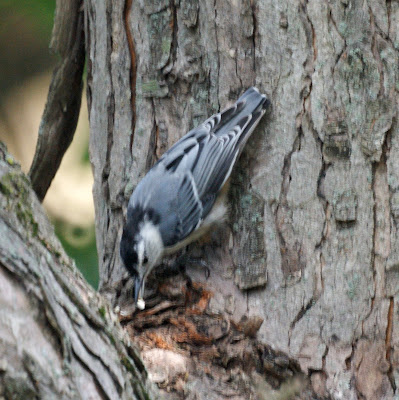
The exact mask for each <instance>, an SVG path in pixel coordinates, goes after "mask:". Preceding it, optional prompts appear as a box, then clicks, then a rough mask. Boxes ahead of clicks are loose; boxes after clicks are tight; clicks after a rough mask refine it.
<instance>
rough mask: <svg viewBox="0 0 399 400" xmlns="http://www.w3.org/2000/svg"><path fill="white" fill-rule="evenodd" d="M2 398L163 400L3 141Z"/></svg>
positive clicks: (0, 163)
mask: <svg viewBox="0 0 399 400" xmlns="http://www.w3.org/2000/svg"><path fill="white" fill-rule="evenodd" d="M0 321H1V323H0V397H1V398H5V399H21V400H22V399H24V400H25V399H148V398H150V397H152V396H154V397H153V398H157V396H156V395H153V394H154V391H153V389H152V387H151V384H149V383H148V381H147V373H146V371H145V369H144V367H143V364H142V363H141V361H140V359H139V357H138V355H137V351H136V350H135V349H134V348H133V347H131V346H130V345H128V340H127V338H126V337H125V335H124V333H123V331H122V329H121V328H120V326H119V323H118V322H117V321H116V318H115V316H114V315H113V313H112V312H110V311H109V306H108V303H107V302H105V301H104V300H103V299H102V298H101V296H99V295H98V294H97V293H96V292H95V291H94V290H93V289H92V288H91V287H90V286H89V285H88V284H87V283H86V282H85V281H84V279H83V278H82V276H81V274H80V273H79V272H78V270H77V269H76V266H75V264H74V263H73V261H72V260H71V259H70V258H68V256H67V255H66V254H65V252H64V250H63V249H62V247H61V245H60V243H59V241H58V240H57V239H56V237H55V234H54V230H53V227H52V226H51V224H50V223H49V221H48V219H47V217H46V215H45V213H44V210H43V208H42V206H41V204H40V202H39V201H38V199H37V197H36V195H35V194H34V192H33V190H32V188H31V185H30V181H29V179H28V178H27V177H26V176H25V175H24V174H23V173H22V172H21V170H20V167H19V166H18V165H17V164H16V162H15V160H14V159H13V158H12V157H11V156H10V155H9V154H7V152H6V150H5V148H4V147H3V145H1V146H0Z"/></svg>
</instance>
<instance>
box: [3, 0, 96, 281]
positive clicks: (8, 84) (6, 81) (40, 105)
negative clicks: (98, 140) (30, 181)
mask: <svg viewBox="0 0 399 400" xmlns="http://www.w3.org/2000/svg"><path fill="white" fill-rule="evenodd" d="M54 11H55V0H34V1H32V0H18V1H15V0H0V140H1V141H3V142H4V143H5V144H6V145H7V147H8V150H9V151H10V152H11V153H12V154H13V155H14V157H15V158H16V159H17V160H18V161H19V162H20V164H21V167H22V169H23V171H24V172H28V171H29V168H30V165H31V162H32V160H33V155H34V152H35V148H36V141H37V133H38V129H39V124H40V119H41V115H42V112H43V110H44V105H45V103H46V99H47V92H48V88H49V85H50V80H51V74H52V69H53V67H54V65H55V63H56V61H57V60H56V57H55V56H54V55H51V54H50V51H49V43H50V37H51V30H52V26H53V17H54ZM88 144H89V125H88V116H87V105H86V96H85V92H84V95H83V99H82V109H81V112H80V117H79V123H78V128H77V131H76V133H75V137H74V140H73V142H72V145H71V146H70V148H69V149H68V151H67V153H66V155H65V156H64V159H63V161H62V164H61V167H60V169H59V170H58V172H57V175H56V177H55V179H54V181H53V183H52V185H51V187H50V189H49V191H48V192H47V195H46V198H45V200H44V206H45V208H46V211H47V214H48V216H49V218H50V219H51V220H52V222H53V223H54V226H55V230H56V233H57V235H58V237H59V238H60V240H61V242H62V244H63V245H64V248H65V250H66V251H67V253H68V254H69V255H70V256H71V257H72V258H74V259H75V261H76V264H77V266H78V267H79V268H80V269H81V271H82V272H83V274H84V276H85V277H86V279H87V280H88V282H89V283H90V284H91V285H92V286H93V287H94V288H95V289H97V286H98V269H97V251H96V244H95V234H94V206H93V199H92V184H93V177H92V172H91V166H90V162H89V153H88Z"/></svg>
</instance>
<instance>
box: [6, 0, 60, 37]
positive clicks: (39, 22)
mask: <svg viewBox="0 0 399 400" xmlns="http://www.w3.org/2000/svg"><path fill="white" fill-rule="evenodd" d="M54 11H55V0H34V1H31V0H18V1H15V0H0V15H1V16H2V23H1V24H0V36H2V35H3V34H6V32H7V16H15V15H17V16H18V17H20V18H21V22H23V20H25V21H26V20H28V21H30V22H31V23H32V25H33V27H34V29H35V34H38V35H40V36H42V37H44V38H47V40H48V38H49V37H50V34H51V29H52V27H53V19H54Z"/></svg>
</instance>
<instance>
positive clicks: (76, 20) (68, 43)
mask: <svg viewBox="0 0 399 400" xmlns="http://www.w3.org/2000/svg"><path fill="white" fill-rule="evenodd" d="M50 48H51V50H52V51H53V52H55V53H56V54H59V55H60V57H61V60H60V62H59V64H58V65H57V66H56V68H55V70H54V72H53V78H52V81H51V84H50V89H49V93H48V97H47V104H46V107H45V109H44V113H43V116H42V120H41V123H40V127H39V137H38V141H37V147H36V153H35V156H34V159H33V162H32V166H31V168H30V171H29V176H30V179H31V181H32V187H33V190H34V191H35V192H36V194H37V196H38V198H39V200H40V201H42V200H43V199H44V197H45V195H46V193H47V190H48V188H49V186H50V184H51V181H52V180H53V178H54V176H55V174H56V172H57V170H58V168H59V166H60V164H61V160H62V157H63V156H64V154H65V152H66V150H67V149H68V147H69V145H70V143H71V141H72V138H73V135H74V133H75V129H76V125H77V122H78V117H79V111H80V104H81V98H82V88H83V83H82V74H83V67H84V60H85V42H84V30H83V12H82V11H81V1H80V0H73V1H61V0H58V1H57V8H56V14H55V19H54V27H53V34H52V39H51V43H50Z"/></svg>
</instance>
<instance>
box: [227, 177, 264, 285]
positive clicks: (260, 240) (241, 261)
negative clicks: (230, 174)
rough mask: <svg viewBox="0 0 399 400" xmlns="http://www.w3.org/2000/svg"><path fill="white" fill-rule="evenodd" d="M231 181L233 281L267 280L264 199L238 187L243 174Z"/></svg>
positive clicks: (248, 189)
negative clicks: (235, 180)
mask: <svg viewBox="0 0 399 400" xmlns="http://www.w3.org/2000/svg"><path fill="white" fill-rule="evenodd" d="M236 179H237V180H238V182H236V183H234V182H233V183H232V190H231V196H232V198H233V199H234V200H233V206H232V221H233V238H234V239H233V240H234V246H233V252H232V256H233V262H234V265H235V273H234V275H235V278H234V280H235V282H236V284H237V285H238V287H239V288H240V289H252V288H255V287H259V286H264V285H265V284H266V282H267V265H266V258H267V254H266V248H265V242H264V208H265V202H264V200H263V198H262V197H261V196H259V195H258V194H257V193H256V192H255V191H254V190H252V189H251V188H247V189H246V190H245V191H244V190H243V188H242V183H243V176H242V174H240V175H237V176H236Z"/></svg>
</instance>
